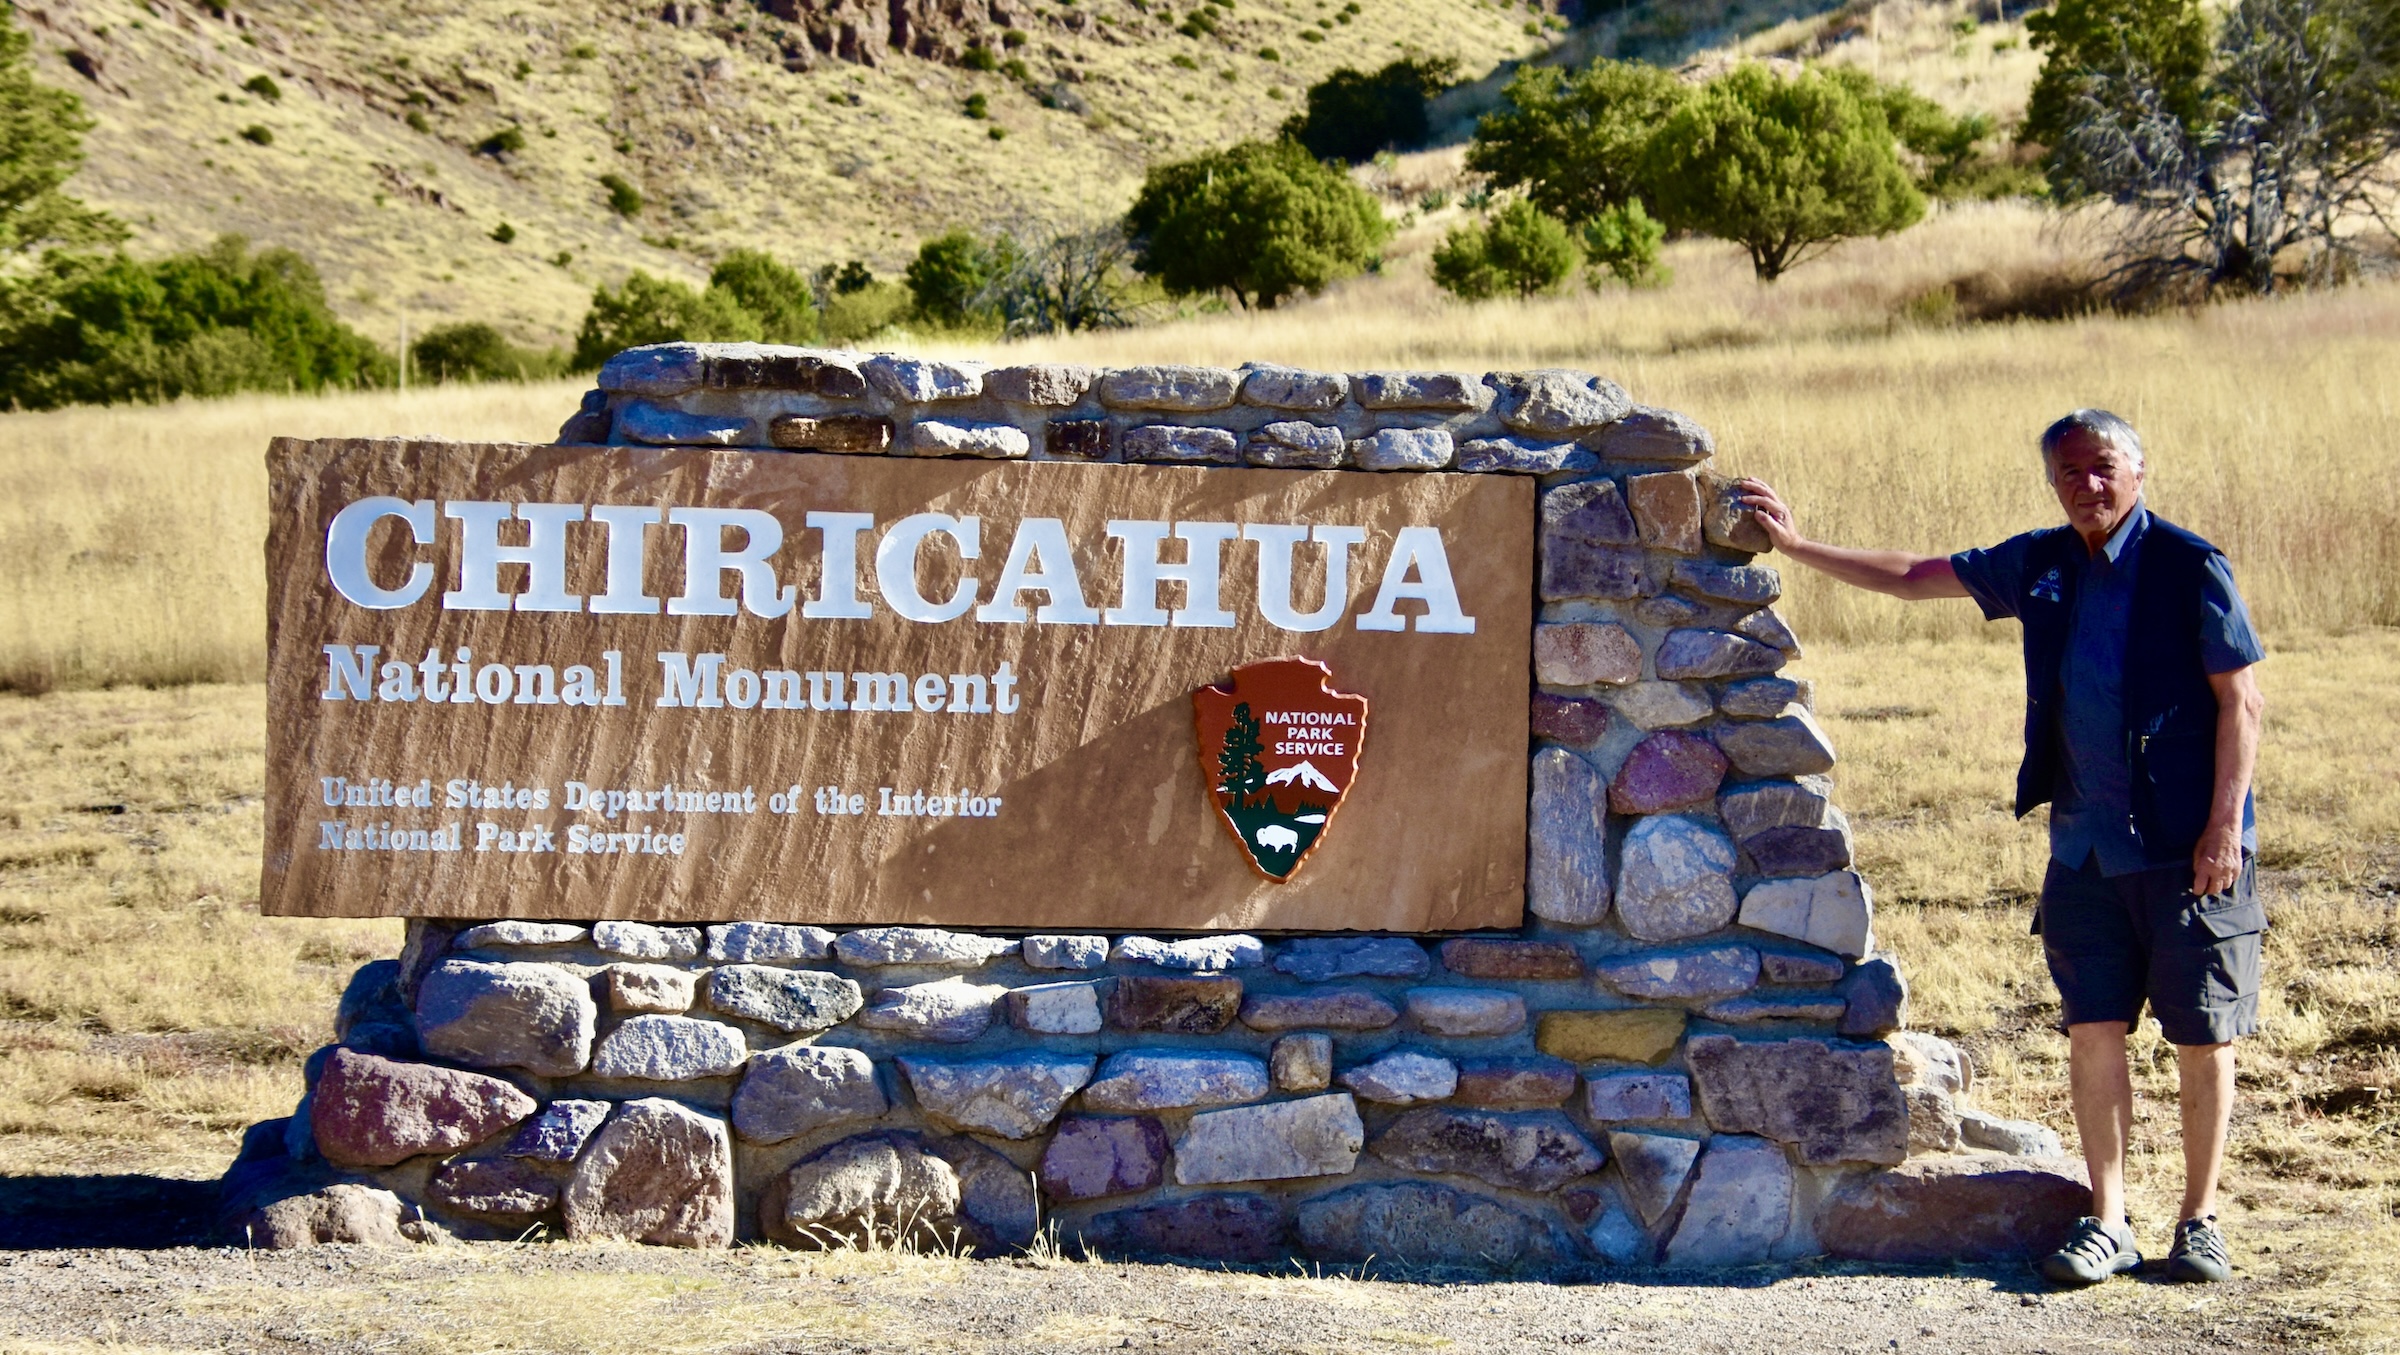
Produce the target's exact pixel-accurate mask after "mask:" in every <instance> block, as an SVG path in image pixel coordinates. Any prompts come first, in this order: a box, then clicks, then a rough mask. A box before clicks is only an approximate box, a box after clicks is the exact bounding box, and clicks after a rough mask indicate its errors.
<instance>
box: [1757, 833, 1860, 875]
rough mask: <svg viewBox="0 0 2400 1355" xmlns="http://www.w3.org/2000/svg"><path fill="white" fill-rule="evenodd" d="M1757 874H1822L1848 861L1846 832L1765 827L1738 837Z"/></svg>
mask: <svg viewBox="0 0 2400 1355" xmlns="http://www.w3.org/2000/svg"><path fill="white" fill-rule="evenodd" d="M1742 850H1743V851H1746V852H1748V853H1750V860H1751V861H1752V862H1753V863H1755V864H1756V865H1757V867H1758V873H1759V874H1761V875H1823V874H1824V873H1826V872H1827V871H1832V870H1840V869H1841V868H1843V867H1844V866H1847V865H1849V864H1850V834H1849V833H1848V832H1847V831H1846V829H1841V828H1769V829H1768V830H1767V831H1765V832H1763V833H1760V834H1758V835H1757V836H1755V837H1746V838H1743V839H1742Z"/></svg>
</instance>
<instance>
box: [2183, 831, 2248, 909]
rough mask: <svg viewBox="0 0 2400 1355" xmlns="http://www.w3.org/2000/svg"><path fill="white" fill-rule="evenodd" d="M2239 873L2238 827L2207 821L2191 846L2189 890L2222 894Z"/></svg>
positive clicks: (2239, 848)
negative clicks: (2198, 837)
mask: <svg viewBox="0 0 2400 1355" xmlns="http://www.w3.org/2000/svg"><path fill="white" fill-rule="evenodd" d="M2241 874H2242V830H2241V828H2240V827H2239V826H2237V825H2235V824H2230V823H2225V824H2220V823H2211V824H2209V825H2208V829H2207V831H2205V832H2203V833H2201V834H2200V845H2199V846H2197V847H2194V848H2192V892H2193V893H2194V894H2202V895H2206V894H2222V893H2224V892H2225V891H2226V890H2228V889H2231V888H2233V882H2234V881H2235V880H2237V879H2239V878H2241Z"/></svg>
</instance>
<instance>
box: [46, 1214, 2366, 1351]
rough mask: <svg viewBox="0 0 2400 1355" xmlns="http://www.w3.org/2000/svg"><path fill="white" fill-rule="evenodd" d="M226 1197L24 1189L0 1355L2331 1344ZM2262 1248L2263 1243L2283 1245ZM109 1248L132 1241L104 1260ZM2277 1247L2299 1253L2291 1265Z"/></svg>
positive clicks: (1739, 1284) (2003, 1290)
mask: <svg viewBox="0 0 2400 1355" xmlns="http://www.w3.org/2000/svg"><path fill="white" fill-rule="evenodd" d="M211 1188H212V1183H208V1182H197V1181H175V1180H169V1179H165V1178H157V1177H134V1176H120V1177H86V1178H62V1177H50V1178H23V1177H20V1178H9V1179H7V1180H6V1182H5V1184H4V1186H0V1352H17V1351H24V1352H51V1351H57V1352H68V1351H73V1352H81V1351H97V1350H109V1351H191V1350H212V1351H213V1350H242V1351H250V1350H279V1351H338V1352H347V1351H360V1352H365V1351H378V1352H382V1351H398V1352H411V1353H414V1352H424V1353H426V1355H447V1353H448V1352H464V1351H576V1352H583V1351H590V1352H611V1351H640V1352H644V1355H652V1353H654V1352H669V1351H731V1352H759V1353H761V1355H764V1353H765V1352H778V1353H780V1352H794V1353H795V1355H797V1353H798V1352H809V1355H817V1353H818V1352H860V1353H863V1352H881V1351H912V1352H921V1351H959V1352H969V1351H973V1352H985V1351H1047V1350H1110V1349H1120V1350H1121V1349H1134V1350H1150V1351H1259V1352H1287V1351H1288V1352H1302V1351H1306V1352H1336V1351H1341V1352H1349V1351H1391V1350H1405V1349H1445V1350H1457V1351H1486V1350H1489V1351H1524V1350H1536V1349H1545V1350H1546V1349H1557V1348H1571V1347H1577V1346H1591V1347H1594V1348H1597V1349H1602V1350H1608V1351H1612V1352H1648V1351H1658V1352H1673V1353H1674V1355H1706V1353H1710V1352H1726V1353H1727V1355H1731V1353H1733V1352H1775V1355H1784V1353H1785V1352H1810V1353H1811V1355H1814V1352H1832V1351H1890V1350H1915V1351H1940V1352H1956V1353H1958V1355H1979V1353H1981V1352H1992V1353H1993V1355H1998V1353H2000V1352H2008V1353H2009V1355H2025V1353H2029V1352H2049V1353H2050V1355H2080V1353H2081V1352H2103V1351H2105V1352H2124V1351H2141V1352H2143V1355H2175V1353H2177V1352H2187V1351H2188V1352H2216V1351H2282V1350H2310V1349H2317V1348H2320V1347H2321V1346H2322V1345H2323V1343H2324V1338H2325V1336H2326V1335H2327V1333H2328V1330H2329V1329H2328V1328H2327V1326H2326V1325H2325V1324H2324V1323H2323V1322H2322V1321H2320V1320H2319V1319H2318V1318H2316V1317H2315V1316H2313V1315H2311V1314H2308V1313H2306V1312H2304V1311H2297V1310H2295V1309H2294V1308H2293V1307H2292V1306H2291V1305H2290V1304H2288V1303H2284V1302H2277V1301H2275V1299H2276V1297H2277V1290H2278V1288H2279V1286H2278V1284H2277V1282H2276V1280H2277V1277H2276V1274H2275V1271H2276V1267H2275V1266H2274V1265H2273V1264H2272V1262H2271V1259H2270V1258H2271V1257H2272V1255H2273V1253H2272V1252H2271V1251H2269V1252H2267V1253H2266V1256H2265V1257H2262V1260H2267V1261H2268V1264H2266V1265H2264V1266H2262V1267H2246V1268H2245V1273H2243V1274H2241V1275H2239V1276H2237V1278H2236V1279H2235V1280H2234V1281H2233V1282H2232V1283H2229V1284H2226V1285H2222V1286H2216V1287H2211V1288H2206V1289H2198V1288H2191V1287H2183V1286H2176V1285H2169V1284H2166V1283H2164V1282H2163V1281H2161V1280H2159V1279H2157V1278H2156V1277H2155V1276H2147V1277H2142V1278H2138V1279H2126V1280H2118V1281H2115V1282H2113V1283H2111V1284H2108V1285H2106V1286H2103V1287H2101V1288H2099V1289H2096V1290H2089V1291H2084V1292H2081V1293H2069V1294H2059V1293H2050V1292H2047V1291H2045V1290H2044V1289H2043V1287H2042V1286H2041V1285H2040V1284H2039V1282H2038V1281H2037V1280H2036V1279H2035V1278H2034V1276H2033V1275H2032V1274H2031V1273H2030V1272H2029V1271H2028V1270H2027V1269H2026V1268H2025V1267H2023V1266H2021V1265H1995V1266H1960V1267H1953V1268H1947V1269H1940V1270H1913V1271H1912V1270H1892V1269H1875V1268H1868V1267H1862V1266H1852V1265H1824V1264H1820V1265H1806V1266H1763V1267H1756V1268H1752V1269H1749V1270H1740V1271H1731V1272H1726V1271H1715V1272H1708V1273H1706V1274H1705V1275H1687V1276H1678V1275H1675V1274H1673V1273H1664V1272H1652V1273H1647V1274H1644V1275H1642V1276H1641V1277H1639V1278H1637V1279H1630V1280H1628V1281H1626V1282H1623V1283H1611V1284H1591V1285H1573V1286H1556V1285H1540V1284H1441V1283H1430V1282H1412V1281H1410V1280H1407V1279H1405V1278H1392V1277H1388V1276H1385V1275H1383V1274H1381V1273H1380V1272H1379V1269H1378V1268H1377V1267H1374V1266H1369V1267H1366V1268H1365V1270H1364V1271H1363V1273H1359V1274H1343V1273H1335V1272H1330V1271H1315V1272H1310V1273H1307V1274H1301V1273H1298V1272H1287V1273H1284V1274H1279V1275H1269V1274H1250V1273H1243V1272H1236V1271H1223V1270H1205V1269H1195V1268H1178V1267H1168V1266H1153V1265H1131V1264H1117V1263H1108V1262H1072V1261H1056V1260H1046V1259H1041V1258H1034V1259H1018V1260H1007V1261H973V1260H965V1259H960V1258H953V1257H947V1256H920V1255H896V1254H892V1253H888V1252H882V1253H878V1252H832V1253H817V1254H800V1253H793V1252H787V1251H780V1250H776V1249H772V1248H740V1249H737V1250H733V1251H728V1252H713V1253H696V1252H681V1251H670V1250H666V1249H663V1248H655V1247H633V1246H595V1245H563V1244H545V1245H524V1246H512V1245H506V1244H453V1245H449V1246H441V1247H420V1248H412V1249H410V1250H407V1251H377V1250H373V1249H368V1248H359V1247H328V1248H319V1249H316V1250H313V1251H300V1252H250V1251H243V1250H240V1249H233V1248H204V1247H199V1246H195V1245H191V1244H192V1243H193V1242H194V1241H195V1240H196V1239H198V1238H200V1237H201V1236H202V1234H201V1231H200V1230H201V1228H202V1227H203V1226H204V1224H205V1220H206V1217H207V1214H208V1211H209V1207H210V1204H211V1202H212V1199H213V1196H212V1194H211ZM2259 1241H2261V1242H2264V1239H2260V1240H2259ZM93 1242H104V1243H113V1244H116V1245H114V1246H109V1247H94V1246H91V1245H89V1244H91V1243H93ZM2267 1245H2268V1246H2272V1245H2273V1244H2271V1243H2270V1244H2267Z"/></svg>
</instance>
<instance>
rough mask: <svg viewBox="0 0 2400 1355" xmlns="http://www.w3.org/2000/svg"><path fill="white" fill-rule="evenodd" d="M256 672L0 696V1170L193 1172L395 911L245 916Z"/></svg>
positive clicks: (391, 943)
mask: <svg viewBox="0 0 2400 1355" xmlns="http://www.w3.org/2000/svg"><path fill="white" fill-rule="evenodd" d="M265 720H266V712H265V698H264V695H263V693H262V691H261V689H259V688H257V687H236V688H226V687H186V688H178V689H174V690H168V691H115V692H105V693H103V692H75V693H61V694H59V695H56V696H51V697H46V698H43V699H41V700H39V701H30V700H26V699H23V698H18V697H11V698H7V699H5V701H0V784H4V785H5V786H6V790H5V791H0V1145H4V1146H0V1172H12V1173H13V1172H57V1171H69V1170H71V1171H77V1172H94V1171H109V1170H141V1171H154V1172H163V1173H166V1174H169V1175H191V1176H204V1175H213V1174H215V1173H216V1172H218V1171H220V1170H222V1169H223V1166H224V1163H225V1161H226V1160H227V1158H228V1157H229V1155H230V1153H231V1150H232V1148H233V1146H234V1145H235V1143H236V1141H237V1140H238V1139H239V1137H240V1134H241V1131H242V1130H243V1128H245V1127H246V1126H248V1125H249V1124H251V1123H253V1122H255V1121H257V1120H260V1119H266V1118H271V1117H273V1116H276V1115H281V1114H285V1113H287V1112H288V1111H289V1110H290V1109H291V1105H292V1102H293V1100H294V1099H295V1096H296V1092H295V1088H296V1086H297V1085H298V1070H299V1059H300V1058H301V1057H302V1056H304V1055H305V1054H307V1052H308V1051H309V1050H311V1049H314V1048H315V1047H316V1046H317V1045H319V1044H322V1043H323V1042H324V1041H325V1039H326V1038H327V1037H328V1036H329V1035H330V1033H331V1029H332V1019H333V1004H334V1001H335V999H336V998H338V997H339V996H340V994H341V990H342V985H343V984H344V983H345V982H347V981H348V979H349V976H350V974H351V972H352V971H353V970H355V969H356V968H357V967H358V965H359V964H360V963H361V962H363V961H364V960H367V959H369V958H372V957H374V956H376V955H380V954H390V953H392V952H393V951H394V950H396V949H397V948H398V946H399V941H400V924H398V923H396V922H332V921H328V922H305V923H302V924H300V925H297V926H293V925H288V924H286V923H283V922H270V921H267V920H265V919H262V918H261V917H259V916H258V861H259V834H260V831H261V818H260V809H259V803H260V801H259V793H260V790H261V789H262V781H263V777H264V768H263V765H262V763H261V758H262V756H263V752H264V742H265V728H264V726H265Z"/></svg>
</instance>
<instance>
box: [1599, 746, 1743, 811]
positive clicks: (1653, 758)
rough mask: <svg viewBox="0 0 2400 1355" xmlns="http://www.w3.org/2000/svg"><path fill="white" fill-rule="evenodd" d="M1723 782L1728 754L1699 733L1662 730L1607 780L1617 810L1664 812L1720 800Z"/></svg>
mask: <svg viewBox="0 0 2400 1355" xmlns="http://www.w3.org/2000/svg"><path fill="white" fill-rule="evenodd" d="M1724 780H1725V755H1724V754H1723V753H1720V752H1718V751H1717V746H1716V745H1715V744H1713V743H1710V742H1709V741H1708V739H1707V738H1706V737H1705V736H1703V735H1699V734H1693V733H1689V732H1686V731H1684V730H1680V729H1662V730H1660V731H1659V732H1658V733H1656V734H1653V735H1651V736H1650V737H1649V738H1646V739H1644V740H1642V741H1641V742H1640V743H1639V744H1637V745H1635V746H1634V750H1633V752H1632V754H1631V755H1629V756H1628V757H1627V758H1626V759H1625V765H1624V766H1622V767H1620V768H1618V769H1617V777H1616V780H1614V781H1612V782H1610V783H1609V787H1608V807H1609V808H1610V809H1612V810H1614V811H1615V812H1617V813H1619V814H1663V813H1665V812H1667V811H1669V810H1675V809H1690V808H1693V807H1695V806H1698V805H1704V804H1706V803H1708V802H1709V801H1711V800H1713V799H1715V798H1716V795H1717V787H1718V785H1719V784H1721V783H1722V782H1723V781H1724Z"/></svg>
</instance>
